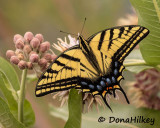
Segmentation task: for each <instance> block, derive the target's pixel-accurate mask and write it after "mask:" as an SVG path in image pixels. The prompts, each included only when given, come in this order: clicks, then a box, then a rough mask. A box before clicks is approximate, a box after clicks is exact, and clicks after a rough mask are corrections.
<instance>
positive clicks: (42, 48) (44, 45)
mask: <svg viewBox="0 0 160 128" xmlns="http://www.w3.org/2000/svg"><path fill="white" fill-rule="evenodd" d="M49 49H50V43H49V42H47V41H46V42H43V43H41V44H40V47H39V51H40V52H42V53H44V52H46V51H47V50H49Z"/></svg>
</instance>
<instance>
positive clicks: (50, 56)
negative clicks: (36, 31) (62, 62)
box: [43, 53, 52, 62]
mask: <svg viewBox="0 0 160 128" xmlns="http://www.w3.org/2000/svg"><path fill="white" fill-rule="evenodd" d="M43 58H45V59H46V60H47V61H48V62H50V61H52V55H51V54H50V53H45V54H44V55H43Z"/></svg>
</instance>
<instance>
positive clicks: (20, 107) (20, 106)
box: [18, 69, 27, 123]
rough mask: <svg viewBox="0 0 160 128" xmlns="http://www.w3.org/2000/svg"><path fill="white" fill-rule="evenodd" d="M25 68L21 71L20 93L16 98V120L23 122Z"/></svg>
mask: <svg viewBox="0 0 160 128" xmlns="http://www.w3.org/2000/svg"><path fill="white" fill-rule="evenodd" d="M26 76H27V69H24V70H23V71H22V77H21V86H20V94H19V100H18V120H19V121H20V122H22V123H23V112H24V111H23V104H24V100H25V83H26Z"/></svg>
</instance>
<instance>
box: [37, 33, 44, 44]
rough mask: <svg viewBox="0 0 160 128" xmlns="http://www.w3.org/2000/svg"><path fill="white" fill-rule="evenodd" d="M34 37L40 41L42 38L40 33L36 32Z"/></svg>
mask: <svg viewBox="0 0 160 128" xmlns="http://www.w3.org/2000/svg"><path fill="white" fill-rule="evenodd" d="M35 37H36V38H37V39H38V40H39V41H40V42H41V43H42V42H43V40H44V38H43V35H42V34H36V35H35Z"/></svg>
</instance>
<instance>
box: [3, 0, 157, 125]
mask: <svg viewBox="0 0 160 128" xmlns="http://www.w3.org/2000/svg"><path fill="white" fill-rule="evenodd" d="M130 1H131V3H132V4H133V6H134V7H135V10H136V12H137V15H138V17H137V16H136V15H126V17H124V18H121V19H119V20H118V23H117V25H130V24H132V25H133V24H140V25H142V26H145V27H146V28H148V29H149V30H150V35H149V36H148V37H147V38H146V39H145V40H144V41H143V42H141V43H140V45H139V46H138V47H136V48H135V50H133V51H132V53H131V55H129V56H128V57H127V59H126V61H125V62H124V66H125V67H126V70H128V71H130V72H133V73H134V74H135V75H134V77H135V80H134V82H130V81H129V82H126V83H125V85H122V86H125V87H126V92H127V95H129V99H130V101H131V104H132V105H133V106H135V109H140V108H143V107H144V108H146V109H151V110H155V111H156V110H157V111H158V113H160V71H159V70H160V68H159V65H160V59H159V58H160V52H159V51H160V40H159V38H160V32H159V29H160V27H159V26H160V22H159V21H160V16H159V12H158V11H159V6H155V5H156V2H150V3H148V2H147V1H143V0H130ZM144 4H145V5H146V7H145V8H144V7H143V5H144ZM140 5H141V6H140ZM149 6H150V7H151V9H152V11H149V9H148V7H149ZM146 12H147V13H146ZM152 15H154V16H155V17H154V19H152V18H151V17H152ZM13 43H14V45H15V49H12V50H7V51H6V58H7V59H4V58H2V57H1V58H0V90H1V92H2V94H3V96H1V97H0V127H4V128H24V127H30V126H32V125H33V124H34V123H35V114H34V111H33V109H32V107H31V106H32V105H31V104H30V102H29V101H28V100H27V99H26V98H25V93H26V84H27V83H28V82H29V81H34V80H36V81H37V80H38V78H39V77H40V76H41V74H42V73H43V72H44V71H45V70H46V69H47V67H48V66H49V65H50V64H51V63H52V62H53V61H54V60H55V59H56V58H57V56H58V55H56V54H55V50H57V51H59V52H61V53H62V52H64V51H65V50H67V49H68V48H70V47H72V46H74V45H77V44H78V41H77V40H76V38H74V37H72V36H71V35H68V37H67V38H66V37H65V38H64V40H63V39H61V38H57V43H53V44H52V43H50V42H48V41H46V40H45V39H44V37H43V35H42V34H35V35H34V34H33V33H32V32H26V33H25V34H24V36H22V35H20V34H16V35H15V36H14V38H13ZM13 65H15V66H17V67H18V68H19V70H21V71H22V73H21V77H20V78H19V77H18V75H17V73H16V71H15V69H14V67H15V66H13ZM28 72H31V73H32V74H30V73H28ZM19 80H20V82H19ZM27 80H28V82H27ZM33 86H36V85H33ZM51 96H52V97H53V99H58V100H60V101H61V105H60V106H59V107H62V106H66V105H67V104H68V114H67V115H68V120H67V117H63V115H61V114H62V113H59V112H57V111H58V110H61V108H56V107H54V106H51V105H49V107H50V108H51V109H50V113H51V115H52V116H55V117H60V118H62V119H64V120H65V121H66V124H65V128H71V126H72V127H74V128H80V127H82V126H85V124H84V122H85V121H83V120H85V119H86V117H85V119H83V116H82V113H83V115H84V116H85V114H87V113H92V112H93V111H94V110H95V109H94V108H96V110H97V111H96V113H97V114H98V113H99V112H100V111H103V113H105V112H106V113H107V112H108V111H109V110H107V109H108V108H106V106H105V105H104V104H103V102H102V100H101V98H100V97H99V96H95V97H93V96H92V95H91V94H87V93H86V94H83V93H82V92H81V90H75V89H71V90H67V91H62V92H57V93H53V94H51ZM110 98H111V97H107V99H108V101H110V102H111V100H110ZM117 99H118V98H117ZM117 104H119V103H117ZM113 106H114V104H113ZM125 108H126V109H128V108H130V105H125ZM117 109H119V111H120V110H121V107H119V108H117ZM56 110H57V111H56ZM130 110H131V111H132V109H129V111H130ZM113 111H114V109H113ZM57 114H59V116H57ZM111 114H112V113H111ZM111 114H110V115H111ZM96 123H97V122H96ZM106 126H107V124H106Z"/></svg>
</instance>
